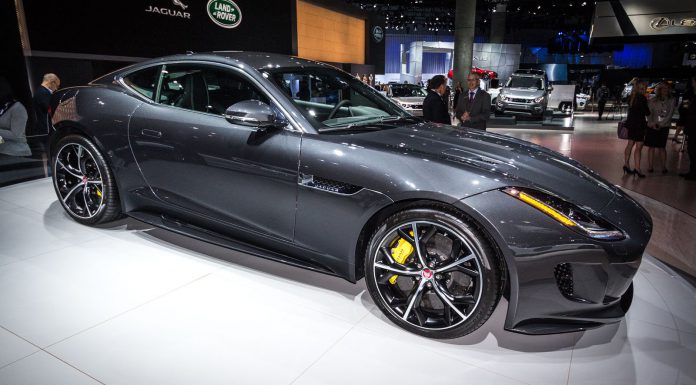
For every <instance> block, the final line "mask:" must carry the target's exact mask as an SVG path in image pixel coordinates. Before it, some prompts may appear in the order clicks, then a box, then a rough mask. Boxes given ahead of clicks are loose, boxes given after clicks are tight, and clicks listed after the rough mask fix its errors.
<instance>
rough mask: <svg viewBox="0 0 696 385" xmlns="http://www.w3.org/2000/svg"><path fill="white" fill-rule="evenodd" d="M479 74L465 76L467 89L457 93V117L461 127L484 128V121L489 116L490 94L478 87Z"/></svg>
mask: <svg viewBox="0 0 696 385" xmlns="http://www.w3.org/2000/svg"><path fill="white" fill-rule="evenodd" d="M479 80H480V78H479V75H477V74H469V76H467V78H466V82H467V86H468V89H467V90H466V91H464V92H462V94H461V95H459V100H458V101H457V109H456V113H457V118H459V120H461V122H462V124H461V125H462V126H463V127H469V128H477V129H479V130H484V131H485V130H486V121H487V120H488V119H489V118H490V116H491V95H489V94H488V92H486V91H484V90H482V89H480V88H479Z"/></svg>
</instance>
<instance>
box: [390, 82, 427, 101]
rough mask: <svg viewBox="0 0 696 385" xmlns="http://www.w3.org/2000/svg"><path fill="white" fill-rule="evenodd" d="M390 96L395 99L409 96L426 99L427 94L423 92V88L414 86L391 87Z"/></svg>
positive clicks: (394, 85)
mask: <svg viewBox="0 0 696 385" xmlns="http://www.w3.org/2000/svg"><path fill="white" fill-rule="evenodd" d="M391 91H392V96H393V97H395V98H403V97H409V96H420V97H426V96H427V95H428V94H427V93H426V92H425V88H423V87H418V86H416V85H410V86H409V85H397V84H392V85H391Z"/></svg>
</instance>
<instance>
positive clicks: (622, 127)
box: [616, 120, 628, 139]
mask: <svg viewBox="0 0 696 385" xmlns="http://www.w3.org/2000/svg"><path fill="white" fill-rule="evenodd" d="M616 135H618V137H619V139H628V127H627V126H626V121H625V120H621V121H619V125H618V127H617V128H616Z"/></svg>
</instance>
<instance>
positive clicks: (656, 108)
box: [645, 82, 675, 174]
mask: <svg viewBox="0 0 696 385" xmlns="http://www.w3.org/2000/svg"><path fill="white" fill-rule="evenodd" d="M674 107H675V105H674V98H673V97H672V90H671V88H670V87H669V84H668V83H665V82H662V83H660V84H658V85H657V87H655V97H654V98H652V99H650V101H648V108H650V117H649V118H648V130H647V131H646V133H645V147H647V148H648V172H653V170H654V169H655V166H654V163H655V155H657V156H658V157H659V158H660V160H661V161H662V173H663V174H667V164H666V162H667V151H666V150H665V147H667V137H668V136H669V129H670V127H671V126H672V115H674V109H675V108H674ZM655 153H657V154H655Z"/></svg>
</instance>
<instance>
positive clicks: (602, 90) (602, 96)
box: [595, 82, 610, 120]
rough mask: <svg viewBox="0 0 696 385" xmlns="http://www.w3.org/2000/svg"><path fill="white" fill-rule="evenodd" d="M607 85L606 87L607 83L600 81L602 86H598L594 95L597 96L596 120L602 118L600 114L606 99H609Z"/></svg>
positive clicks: (602, 111) (602, 112)
mask: <svg viewBox="0 0 696 385" xmlns="http://www.w3.org/2000/svg"><path fill="white" fill-rule="evenodd" d="M609 94H610V92H609V87H607V84H606V83H604V82H602V86H601V87H599V89H598V90H597V94H596V95H595V97H596V98H597V112H598V113H599V117H598V118H597V120H602V115H603V114H604V106H606V105H607V99H609V96H610V95H609Z"/></svg>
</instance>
